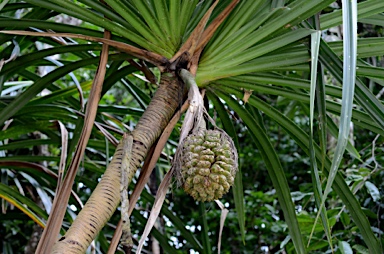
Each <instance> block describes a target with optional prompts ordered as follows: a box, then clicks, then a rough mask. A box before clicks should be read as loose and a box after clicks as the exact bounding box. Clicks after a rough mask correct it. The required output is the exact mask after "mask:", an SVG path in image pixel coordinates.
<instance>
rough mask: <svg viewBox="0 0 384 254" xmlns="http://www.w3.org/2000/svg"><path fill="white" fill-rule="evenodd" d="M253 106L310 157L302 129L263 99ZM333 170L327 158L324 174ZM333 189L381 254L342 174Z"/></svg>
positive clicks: (238, 93) (318, 155) (255, 100)
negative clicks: (277, 125)
mask: <svg viewBox="0 0 384 254" xmlns="http://www.w3.org/2000/svg"><path fill="white" fill-rule="evenodd" d="M231 93H232V94H234V95H236V96H237V97H241V96H242V92H241V91H239V90H235V89H232V90H231ZM248 102H249V103H250V104H251V105H253V106H255V107H256V108H258V109H260V110H261V111H263V112H264V113H265V114H266V115H268V116H269V117H271V118H272V119H273V120H274V121H275V122H276V123H278V124H279V125H280V126H281V127H282V128H283V129H284V130H285V131H286V132H287V133H288V134H289V135H290V136H291V137H292V138H293V139H294V140H295V141H296V143H297V144H298V145H299V146H300V147H301V148H302V149H303V151H304V152H305V153H306V154H308V155H309V148H308V144H309V136H308V134H307V133H305V132H304V131H303V130H302V129H300V128H299V127H298V126H297V125H296V124H295V123H293V121H292V120H290V119H288V118H287V117H286V116H285V115H284V114H281V113H280V112H278V111H277V110H276V109H275V108H273V107H271V106H270V105H269V104H268V103H266V102H264V101H262V100H261V99H259V98H257V97H255V96H251V97H250V98H249V101H248ZM315 152H316V158H317V160H318V161H319V162H321V161H322V160H323V158H322V152H321V150H320V148H319V147H318V146H317V145H315ZM330 168H331V161H330V160H329V159H328V158H327V159H326V161H325V164H324V173H325V174H326V175H328V174H329V171H330ZM333 188H334V190H335V191H336V193H337V195H339V197H340V198H341V200H342V201H343V203H344V204H345V206H346V207H347V209H348V211H349V212H350V214H351V216H352V218H353V220H354V222H355V223H356V225H357V226H358V228H359V229H360V232H361V234H362V236H363V238H364V241H365V242H366V244H367V246H368V247H369V249H370V251H371V253H381V252H382V248H381V247H380V243H379V241H378V239H377V238H376V236H375V235H374V233H373V231H372V229H371V226H370V223H369V221H368V219H367V216H366V215H365V213H364V212H363V210H362V209H361V206H360V203H359V201H358V200H357V199H356V197H355V195H354V194H353V193H352V192H351V190H350V189H349V187H348V185H347V184H346V182H345V180H344V178H343V177H342V175H341V174H340V173H337V174H336V177H335V181H334V184H333Z"/></svg>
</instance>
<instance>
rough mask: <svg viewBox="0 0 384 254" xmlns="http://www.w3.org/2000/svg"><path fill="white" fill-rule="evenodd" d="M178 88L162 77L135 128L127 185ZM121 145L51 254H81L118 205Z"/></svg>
mask: <svg viewBox="0 0 384 254" xmlns="http://www.w3.org/2000/svg"><path fill="white" fill-rule="evenodd" d="M181 87H182V86H180V85H179V81H178V79H177V77H176V76H175V75H171V74H165V75H164V74H163V76H162V78H161V82H160V86H159V88H158V90H157V91H156V93H155V95H154V96H153V99H152V101H151V103H150V104H149V105H148V108H147V109H146V110H145V112H144V114H143V115H142V117H141V118H140V120H139V122H138V123H137V125H136V128H135V130H134V131H132V135H133V146H132V155H131V160H130V167H129V168H130V169H133V170H130V172H129V177H128V180H129V181H128V182H131V180H132V178H133V176H134V174H135V172H136V170H137V168H138V167H139V166H140V164H141V163H142V162H143V160H144V158H145V156H146V154H147V152H148V150H149V148H150V147H151V146H152V144H153V143H154V142H155V141H156V139H157V138H158V137H159V136H160V134H161V133H162V131H163V130H164V128H165V127H166V126H167V124H168V122H169V120H170V119H171V117H172V116H173V114H174V112H175V111H176V109H177V107H178V106H179V98H181V97H182V96H180V95H182V94H183V92H182V91H181V90H180V89H181ZM121 144H122V142H120V144H119V146H118V147H117V148H116V151H115V154H114V157H113V160H112V162H111V163H110V165H109V166H108V168H107V170H106V171H105V174H104V176H103V178H102V180H101V181H100V183H99V184H98V185H97V187H96V189H95V190H94V192H93V193H92V195H91V197H90V198H89V200H88V201H87V203H86V204H85V206H84V208H83V209H82V210H81V211H80V213H79V215H78V216H77V218H76V220H75V221H74V222H73V224H72V226H71V227H70V228H69V230H68V231H67V233H66V234H65V235H64V236H63V237H62V238H61V239H60V240H59V241H58V242H57V243H56V244H55V245H54V248H53V253H84V252H85V251H86V249H87V248H88V246H89V244H90V243H91V242H92V240H93V239H94V238H95V237H96V235H97V234H98V233H99V232H100V230H101V229H102V227H103V226H104V225H105V223H107V221H108V220H109V218H110V217H111V216H112V214H113V212H114V211H115V209H116V207H117V205H118V204H119V202H120V174H121V172H120V170H121V161H122V159H123V154H124V151H123V147H122V145H121Z"/></svg>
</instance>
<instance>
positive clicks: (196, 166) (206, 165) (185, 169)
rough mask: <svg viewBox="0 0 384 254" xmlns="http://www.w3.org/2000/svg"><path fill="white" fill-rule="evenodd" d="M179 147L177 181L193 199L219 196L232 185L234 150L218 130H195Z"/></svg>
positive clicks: (228, 139) (201, 199) (207, 198)
mask: <svg viewBox="0 0 384 254" xmlns="http://www.w3.org/2000/svg"><path fill="white" fill-rule="evenodd" d="M182 145H183V146H182V151H181V153H182V154H181V178H182V179H181V182H182V185H183V188H184V190H185V192H187V193H188V194H189V195H191V196H192V197H193V198H194V199H195V200H197V201H212V200H216V199H219V198H221V197H222V196H223V195H224V194H225V193H227V192H228V191H229V188H230V187H231V186H232V185H233V182H234V178H235V175H236V171H237V151H236V148H235V147H234V145H233V142H232V140H231V138H230V137H229V136H228V135H227V134H226V133H225V132H224V131H222V130H218V129H216V130H205V129H203V130H199V131H198V132H196V133H194V134H191V135H189V136H187V137H186V138H185V140H184V142H183V144H182Z"/></svg>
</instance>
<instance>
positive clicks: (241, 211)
mask: <svg viewBox="0 0 384 254" xmlns="http://www.w3.org/2000/svg"><path fill="white" fill-rule="evenodd" d="M207 95H208V98H209V99H210V100H211V101H212V102H213V105H214V106H215V109H216V111H217V113H218V116H219V119H220V121H221V123H222V124H223V128H224V130H225V131H226V132H227V133H228V135H229V136H230V137H231V138H232V139H233V142H234V143H235V146H236V149H237V151H239V150H240V145H239V140H238V138H237V134H236V130H235V127H234V126H233V123H232V121H231V119H230V118H229V115H228V113H227V111H226V109H225V107H224V105H223V103H222V102H221V101H220V99H219V98H218V97H217V96H215V95H214V94H212V93H211V92H209V91H208V93H207ZM239 164H240V162H239ZM232 190H233V199H234V201H235V207H236V213H237V216H236V218H237V220H238V221H239V227H240V234H241V238H242V240H243V242H244V243H245V208H244V190H243V179H242V173H241V165H239V169H238V171H237V173H236V177H235V183H234V185H233V187H232Z"/></svg>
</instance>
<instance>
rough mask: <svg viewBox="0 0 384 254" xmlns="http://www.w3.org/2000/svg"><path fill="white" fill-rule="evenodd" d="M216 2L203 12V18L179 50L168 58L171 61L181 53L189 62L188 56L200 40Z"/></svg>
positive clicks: (190, 55) (191, 54)
mask: <svg viewBox="0 0 384 254" xmlns="http://www.w3.org/2000/svg"><path fill="white" fill-rule="evenodd" d="M218 2H219V0H216V1H215V3H214V4H213V5H212V6H211V7H210V8H209V9H208V11H207V12H206V13H205V14H204V16H203V18H202V19H201V20H200V22H199V23H198V24H197V26H196V27H195V29H194V30H193V31H192V33H191V35H190V36H189V37H188V39H187V40H186V41H185V42H184V44H183V45H182V46H181V48H180V49H179V51H177V52H176V54H175V55H174V56H173V57H172V58H171V59H170V62H171V63H173V62H174V61H176V59H178V58H179V57H180V56H181V55H183V54H186V55H187V57H188V58H189V59H187V61H188V62H189V60H190V58H191V57H192V56H193V54H194V52H195V49H196V47H197V45H198V44H199V41H200V38H201V36H202V34H203V33H204V28H205V26H206V25H207V22H208V20H209V17H211V14H212V11H213V9H215V7H216V5H217V4H218Z"/></svg>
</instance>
